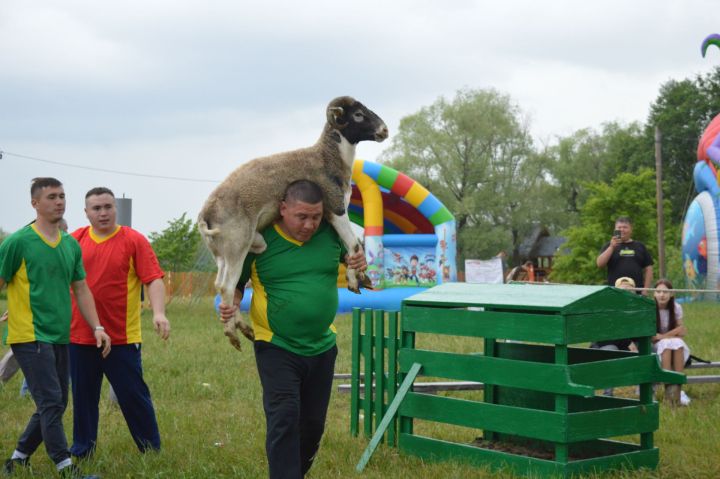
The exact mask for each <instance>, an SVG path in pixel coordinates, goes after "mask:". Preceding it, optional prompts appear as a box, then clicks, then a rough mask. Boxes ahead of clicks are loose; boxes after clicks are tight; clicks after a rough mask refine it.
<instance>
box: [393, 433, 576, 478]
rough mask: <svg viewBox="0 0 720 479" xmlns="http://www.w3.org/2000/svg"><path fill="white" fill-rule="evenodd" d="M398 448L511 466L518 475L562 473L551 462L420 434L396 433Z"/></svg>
mask: <svg viewBox="0 0 720 479" xmlns="http://www.w3.org/2000/svg"><path fill="white" fill-rule="evenodd" d="M399 448H400V451H402V452H404V453H406V454H412V455H415V456H419V457H422V458H423V460H427V461H449V460H454V461H459V462H464V463H469V464H473V465H476V466H481V467H483V466H489V467H491V468H492V469H495V470H512V471H513V472H515V473H516V474H521V475H526V476H530V475H535V477H537V476H538V475H540V476H542V477H551V476H555V477H557V476H558V475H561V474H562V468H561V467H559V466H558V465H557V464H556V463H555V462H553V461H548V460H544V459H536V458H532V457H525V456H520V455H516V454H508V453H505V452H500V451H491V450H488V449H482V448H479V447H474V446H471V445H469V444H457V443H452V442H447V441H442V440H439V439H432V438H429V437H423V436H414V435H410V434H400V438H399Z"/></svg>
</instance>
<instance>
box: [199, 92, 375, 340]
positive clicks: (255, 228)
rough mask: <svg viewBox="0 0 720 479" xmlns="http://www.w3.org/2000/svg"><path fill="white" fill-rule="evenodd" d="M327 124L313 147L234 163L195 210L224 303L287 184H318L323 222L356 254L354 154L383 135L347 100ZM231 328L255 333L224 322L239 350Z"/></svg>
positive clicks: (354, 281) (354, 284)
mask: <svg viewBox="0 0 720 479" xmlns="http://www.w3.org/2000/svg"><path fill="white" fill-rule="evenodd" d="M326 119H327V121H326V123H325V127H324V128H323V131H322V134H321V135H320V138H319V139H318V141H317V142H316V143H315V145H313V146H311V147H308V148H302V149H298V150H293V151H288V152H285V153H278V154H275V155H272V156H267V157H261V158H256V159H254V160H251V161H250V162H248V163H245V164H243V165H241V166H240V167H238V168H237V169H235V171H233V172H232V173H231V174H230V175H229V176H228V177H227V178H226V179H225V181H223V182H222V183H221V184H220V185H219V186H218V187H217V188H216V189H215V190H214V191H213V192H212V193H211V194H210V196H209V197H208V199H207V201H206V202H205V205H204V206H203V208H202V210H201V211H200V214H199V216H198V222H197V223H198V229H199V231H200V233H201V235H202V237H203V239H204V240H205V242H206V244H207V245H208V248H209V249H210V251H211V252H212V254H213V256H214V257H215V260H216V262H217V267H218V273H217V277H216V279H215V288H216V290H217V291H218V293H219V294H220V296H221V300H222V302H223V303H224V304H232V301H233V295H234V291H235V287H236V285H237V282H238V280H239V279H240V274H241V272H242V266H243V262H244V261H245V258H246V256H247V254H248V252H253V253H258V254H259V253H262V252H263V251H264V250H265V248H266V246H267V245H266V244H265V241H264V240H263V237H262V235H261V234H260V233H259V232H260V231H262V230H263V229H264V228H266V227H267V226H268V225H270V224H271V223H272V222H273V221H274V220H275V219H276V218H277V216H278V211H279V207H280V202H281V201H282V199H283V196H284V194H285V189H286V188H287V186H288V185H289V184H290V183H292V182H294V181H297V180H303V179H304V180H310V181H313V182H315V183H317V184H318V185H319V186H320V188H321V189H322V190H323V198H324V210H325V213H324V215H325V217H326V218H327V219H328V221H329V222H330V224H331V225H332V226H333V227H334V228H335V230H336V231H337V233H338V236H340V238H341V240H342V242H343V243H344V244H345V247H346V248H347V251H350V252H359V251H362V246H361V244H360V242H359V240H358V239H357V237H356V236H355V234H354V233H353V231H352V228H351V226H350V220H349V218H348V214H347V206H348V203H349V201H350V194H351V188H350V178H351V176H352V163H353V160H354V158H355V148H356V146H357V144H358V143H359V142H361V141H365V140H373V141H377V142H382V141H383V140H385V139H386V138H387V137H388V129H387V126H385V123H384V122H383V120H382V119H381V118H380V117H378V116H377V115H376V114H375V113H373V112H372V111H370V110H369V109H368V108H367V107H365V106H364V105H363V104H362V103H360V102H358V101H357V100H355V99H354V98H351V97H348V96H343V97H338V98H335V99H334V100H332V101H331V102H330V104H329V105H328V107H327V110H326ZM347 278H348V289H349V290H351V291H353V292H355V293H359V292H360V290H359V283H360V282H364V281H365V280H366V278H365V276H364V274H363V273H362V272H357V271H354V270H351V269H348V270H347ZM236 329H239V330H240V331H241V332H242V334H243V335H244V336H245V337H247V338H248V339H250V340H251V341H252V340H254V333H253V329H252V326H251V325H249V324H248V323H247V322H245V321H244V320H243V319H242V318H241V317H240V315H239V314H238V315H236V317H235V319H234V320H232V321H228V322H227V323H225V327H224V332H225V335H226V336H227V337H228V338H229V339H230V343H231V344H232V345H233V346H234V347H235V348H236V349H238V350H240V349H241V347H240V339H239V337H238V335H237V332H236V331H235V330H236Z"/></svg>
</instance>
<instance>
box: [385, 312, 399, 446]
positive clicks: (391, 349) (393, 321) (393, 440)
mask: <svg viewBox="0 0 720 479" xmlns="http://www.w3.org/2000/svg"><path fill="white" fill-rule="evenodd" d="M388 323H389V324H388V346H387V350H388V388H387V391H388V392H387V394H388V404H390V403H392V402H393V400H394V399H395V396H396V395H397V388H398V362H397V361H398V348H399V346H400V338H399V336H398V333H399V329H398V312H397V311H391V312H390V313H389V315H388ZM388 444H389V445H391V446H397V416H395V417H394V418H393V421H392V423H391V424H390V427H389V428H388Z"/></svg>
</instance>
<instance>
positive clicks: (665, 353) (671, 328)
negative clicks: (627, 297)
mask: <svg viewBox="0 0 720 479" xmlns="http://www.w3.org/2000/svg"><path fill="white" fill-rule="evenodd" d="M672 289H673V287H672V283H671V282H670V281H669V280H667V279H661V280H659V281H658V282H657V283H655V305H656V306H657V310H656V322H657V334H656V335H655V336H653V337H652V343H653V351H655V352H656V353H657V355H658V356H660V363H661V364H662V368H663V369H667V370H669V371H676V372H679V373H682V372H683V371H684V370H685V363H686V362H687V360H688V359H689V358H690V348H689V347H688V345H687V344H686V343H685V341H684V340H683V338H684V337H685V334H687V329H686V328H685V324H684V323H683V310H682V307H681V306H680V305H679V304H678V303H676V302H675V295H674V294H673V292H672ZM665 400H668V401H670V402H671V403H672V404H677V403H680V404H681V405H683V406H687V405H688V404H690V398H689V397H688V395H687V394H685V391H683V390H682V389H681V388H680V385H679V384H666V385H665Z"/></svg>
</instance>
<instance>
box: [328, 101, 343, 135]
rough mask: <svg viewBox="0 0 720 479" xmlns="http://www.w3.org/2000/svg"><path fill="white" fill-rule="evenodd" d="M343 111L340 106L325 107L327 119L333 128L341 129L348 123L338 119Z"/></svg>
mask: <svg viewBox="0 0 720 479" xmlns="http://www.w3.org/2000/svg"><path fill="white" fill-rule="evenodd" d="M343 113H345V111H344V110H343V109H342V107H341V106H331V107H328V109H327V121H328V123H330V125H331V126H332V127H333V128H337V129H338V130H342V129H343V128H345V127H346V126H347V125H348V122H345V123H340V122H339V121H338V120H340V119H341V118H342V116H343Z"/></svg>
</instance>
